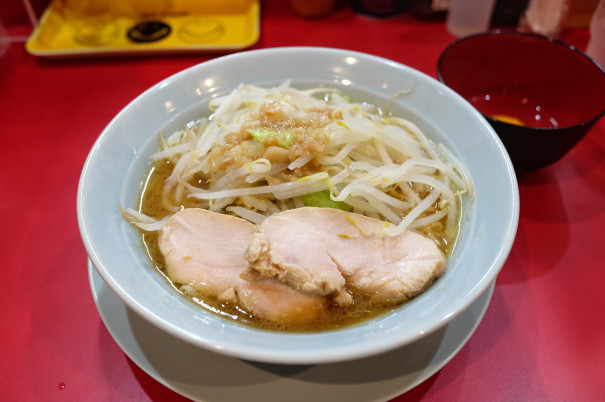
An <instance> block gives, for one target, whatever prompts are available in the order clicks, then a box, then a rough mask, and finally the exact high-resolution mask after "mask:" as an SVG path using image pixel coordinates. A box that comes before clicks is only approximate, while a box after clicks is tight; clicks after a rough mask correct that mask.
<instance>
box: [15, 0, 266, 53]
mask: <svg viewBox="0 0 605 402" xmlns="http://www.w3.org/2000/svg"><path fill="white" fill-rule="evenodd" d="M64 1H65V0H53V1H52V3H51V4H50V5H49V6H48V8H47V9H46V11H45V12H44V14H43V15H42V18H41V19H40V24H39V25H38V26H37V27H36V29H35V30H34V32H33V33H32V35H31V36H30V38H29V40H28V41H27V43H26V48H27V51H28V52H29V53H31V54H33V55H35V56H45V57H66V56H87V55H89V56H93V55H120V54H137V53H143V54H145V53H193V52H220V51H232V50H239V49H243V48H246V47H249V46H251V45H253V44H254V43H255V42H256V41H257V40H258V38H259V36H260V22H259V20H260V0H219V1H217V0H159V1H158V0H156V2H157V3H161V4H163V7H155V10H154V9H152V8H150V7H147V9H146V10H143V9H140V10H138V11H137V10H132V9H131V10H114V11H115V12H114V13H113V16H112V17H111V18H109V19H107V20H105V21H103V20H102V19H101V18H98V17H95V18H96V19H95V18H92V19H91V17H90V16H88V17H81V16H80V17H77V16H75V13H76V11H77V10H76V11H71V10H65V9H64V7H63V5H62V4H63V3H64ZM121 3H128V2H120V1H118V2H116V4H117V5H116V7H120V5H119V4H121ZM149 3H150V1H149V2H148V3H147V4H148V5H149ZM104 18H106V17H104ZM95 25H98V26H100V27H101V28H99V29H97V30H96V31H95V30H94V27H95ZM99 32H102V33H101V34H99Z"/></svg>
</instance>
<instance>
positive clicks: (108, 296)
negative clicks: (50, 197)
mask: <svg viewBox="0 0 605 402" xmlns="http://www.w3.org/2000/svg"><path fill="white" fill-rule="evenodd" d="M88 275H89V278H90V286H91V288H92V294H93V297H94V300H95V303H96V305H97V308H98V310H99V314H100V315H101V319H102V320H103V323H104V324H105V326H106V327H107V329H108V331H109V333H110V334H111V336H112V337H113V338H114V339H115V341H116V342H117V344H118V345H119V346H120V347H121V348H122V350H123V351H124V353H126V355H127V356H128V357H129V358H130V359H131V360H132V361H133V362H134V363H135V364H136V365H137V366H139V367H140V368H141V369H142V370H143V371H145V372H146V373H147V374H149V375H150V376H151V377H152V378H154V379H155V380H157V381H158V382H160V383H162V384H164V385H165V386H166V387H168V388H170V389H172V390H173V391H175V392H177V393H179V394H181V395H183V396H186V397H188V398H190V399H193V400H196V401H208V402H210V401H244V400H245V401H270V400H288V401H290V402H297V401H301V402H307V401H314V402H322V401H326V402H333V401H349V402H357V401H359V402H361V401H364V402H365V401H384V400H388V399H391V398H394V397H395V396H397V395H400V394H402V393H404V392H407V391H409V390H410V389H412V388H414V387H415V386H417V385H419V384H421V383H422V382H424V381H425V380H426V379H428V378H429V377H431V376H432V375H433V374H435V373H436V372H437V371H438V370H440V369H441V368H442V367H443V366H444V365H445V364H446V363H447V362H449V361H450V360H451V359H452V358H453V357H454V356H455V355H456V354H457V353H458V352H459V351H460V349H462V347H463V346H464V345H465V344H466V342H467V341H468V339H469V338H470V337H471V335H472V334H473V332H474V331H475V329H476V328H477V326H478V325H479V323H480V322H481V319H482V318H483V315H484V313H485V311H486V309H487V307H488V305H489V301H490V299H491V296H492V293H493V290H494V285H492V286H490V287H489V288H488V289H487V290H486V291H485V293H483V294H482V295H481V296H480V297H479V299H477V300H476V301H475V302H474V303H473V304H471V306H470V307H469V308H468V309H467V310H465V311H464V312H463V313H462V314H460V315H459V316H458V317H456V318H455V319H453V320H452V321H451V322H450V323H449V324H448V325H446V326H444V327H442V328H441V329H439V330H438V331H435V332H433V333H432V334H430V335H429V336H426V337H424V338H422V339H419V340H418V341H416V342H413V343H411V344H409V345H407V346H404V347H402V348H398V349H395V350H393V351H391V352H388V353H382V354H379V355H377V356H373V357H369V358H365V359H359V360H353V361H349V362H345V363H333V364H323V365H304V366H300V365H296V366H291V365H279V364H267V363H254V362H249V361H244V360H239V359H236V358H233V357H227V356H224V355H220V354H217V353H213V352H209V351H207V350H205V349H201V348H197V347H195V346H193V345H191V344H189V343H186V342H183V341H181V340H180V339H178V338H175V337H174V336H171V335H169V334H167V333H165V332H162V331H160V330H159V329H158V328H156V327H155V326H153V325H151V324H149V323H148V322H147V321H145V320H143V319H142V318H141V317H140V316H139V315H138V314H136V313H135V312H133V311H132V310H131V309H129V308H128V307H127V306H126V305H125V304H124V303H122V302H121V301H120V299H119V298H118V297H117V296H116V295H115V294H114V293H113V292H112V291H111V290H110V289H109V288H108V287H107V285H106V284H105V283H104V282H103V280H102V279H101V278H100V277H99V275H98V274H97V272H96V271H95V270H94V268H93V266H92V264H90V263H89V265H88Z"/></svg>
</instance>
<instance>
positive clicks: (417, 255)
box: [242, 207, 445, 302]
mask: <svg viewBox="0 0 605 402" xmlns="http://www.w3.org/2000/svg"><path fill="white" fill-rule="evenodd" d="M383 228H384V222H383V221H380V220H377V219H373V218H368V217H365V216H362V215H359V214H354V213H348V212H343V211H340V210H336V209H331V208H313V207H304V208H298V209H294V210H290V211H284V212H280V213H278V214H275V215H272V216H270V217H269V218H267V219H266V220H265V221H264V222H263V223H261V225H259V226H258V227H257V229H256V231H255V232H254V234H253V235H252V240H251V241H250V245H249V246H248V249H247V250H246V258H247V259H248V261H249V262H250V265H249V266H248V268H247V269H246V270H245V271H244V274H243V275H242V276H243V277H270V278H275V279H278V280H280V281H283V282H284V283H287V284H288V285H290V286H292V287H293V288H295V289H298V290H300V291H303V292H308V293H311V294H330V293H331V292H340V293H344V284H345V280H346V281H348V282H349V283H350V284H351V285H353V286H355V287H357V288H358V289H359V290H360V291H362V292H364V293H367V294H369V295H371V297H372V298H373V299H374V300H376V301H393V302H398V301H404V300H406V299H408V298H410V297H412V296H414V295H416V294H418V293H419V292H421V291H422V290H424V289H425V288H426V286H427V285H428V284H429V283H431V282H432V281H433V280H434V279H436V278H437V277H439V276H440V275H441V274H442V272H443V269H444V265H445V258H444V256H443V254H442V253H441V251H440V250H439V248H438V247H437V245H436V244H435V243H434V242H433V241H432V240H430V239H428V238H426V237H424V236H422V235H420V234H417V233H415V232H411V231H405V232H404V233H402V234H401V235H398V236H386V235H385V236H381V235H380V233H381V231H382V229H383Z"/></svg>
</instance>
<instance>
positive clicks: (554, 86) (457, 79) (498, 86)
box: [438, 31, 605, 128]
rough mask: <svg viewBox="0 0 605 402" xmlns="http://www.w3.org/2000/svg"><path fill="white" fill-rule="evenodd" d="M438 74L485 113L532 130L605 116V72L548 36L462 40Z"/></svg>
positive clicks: (508, 34)
mask: <svg viewBox="0 0 605 402" xmlns="http://www.w3.org/2000/svg"><path fill="white" fill-rule="evenodd" d="M438 74H439V78H440V79H441V81H442V82H444V83H445V84H446V85H447V86H449V87H450V88H452V89H454V90H455V91H456V92H458V93H459V94H461V95H462V96H463V97H464V98H465V99H467V100H468V101H469V102H471V103H472V104H473V105H474V106H475V107H476V108H477V109H478V110H479V111H481V112H482V113H483V114H485V115H487V116H500V117H503V118H507V117H508V118H509V121H514V122H519V121H520V122H521V123H522V124H523V125H525V126H529V127H539V128H557V127H569V126H575V125H580V124H583V123H585V122H588V121H591V120H594V119H596V118H598V116H600V115H601V114H603V113H604V112H605V72H604V71H603V70H602V69H601V68H600V66H599V65H598V64H596V63H595V62H594V61H593V60H592V59H590V58H589V57H588V56H586V55H584V54H583V53H582V52H580V51H579V50H577V49H575V48H573V47H571V46H569V45H567V44H565V43H563V42H560V41H557V40H551V39H548V38H546V37H543V36H538V35H533V34H522V33H517V32H502V31H497V32H489V33H485V34H478V35H473V36H469V37H467V38H462V39H460V40H458V41H456V42H454V43H453V44H452V45H450V46H449V47H448V48H447V49H446V50H445V51H444V52H443V54H442V56H441V57H440V59H439V62H438ZM510 118H513V119H510ZM514 119H516V120H517V121H515V120H514Z"/></svg>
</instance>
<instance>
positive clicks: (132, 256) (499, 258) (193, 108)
mask: <svg viewBox="0 0 605 402" xmlns="http://www.w3.org/2000/svg"><path fill="white" fill-rule="evenodd" d="M286 79H290V80H291V81H292V86H294V87H299V88H308V87H315V86H330V87H337V88H339V89H341V90H342V91H343V92H344V93H345V94H347V95H349V96H351V97H352V98H353V99H356V100H366V101H369V102H372V103H374V104H377V105H379V106H385V105H387V104H388V102H389V100H390V99H391V98H392V96H393V95H394V94H395V93H397V92H399V91H402V90H409V89H412V91H411V92H409V93H408V94H406V95H403V96H399V97H397V98H396V99H395V101H394V102H393V104H392V107H391V109H392V111H393V112H394V114H396V115H399V116H402V117H406V118H408V119H410V120H412V121H413V122H415V123H416V124H417V125H418V126H419V127H420V128H421V129H422V130H423V131H424V132H425V133H426V134H427V135H428V136H429V137H430V138H432V139H433V140H434V141H436V142H443V143H444V144H445V145H446V146H447V147H449V149H450V150H451V151H452V152H453V153H454V154H455V155H456V156H457V157H458V158H459V159H461V160H462V161H463V162H464V164H465V165H466V167H467V168H468V170H469V172H470V175H471V177H472V179H473V183H474V187H475V195H476V198H475V202H474V203H473V204H472V206H471V208H470V213H469V215H468V219H465V221H464V222H463V225H462V229H461V233H460V236H459V240H458V245H457V247H456V248H455V250H454V253H453V254H452V256H451V259H450V261H449V264H448V268H447V270H446V272H445V274H444V275H443V276H442V277H441V278H440V279H439V280H438V281H437V282H436V283H435V284H433V285H432V286H431V288H430V289H429V290H428V291H426V292H425V293H423V294H422V295H420V296H419V297H416V298H415V299H413V300H412V301H410V302H409V303H406V304H405V305H404V306H402V307H401V308H397V309H395V310H394V311H393V312H390V313H388V314H385V315H383V316H380V317H378V318H376V319H373V320H370V321H367V322H364V323H362V324H359V325H356V326H352V327H349V328H345V329H341V330H337V331H327V332H322V333H310V334H299V333H295V334H293V333H277V332H268V331H262V330H258V329H253V328H249V327H246V326H243V325H240V324H237V323H234V322H230V321H227V320H225V319H223V318H221V317H219V316H217V315H214V314H212V313H209V312H207V311H205V310H203V309H201V308H200V307H199V306H196V305H194V304H193V303H191V302H189V301H187V300H185V299H184V298H183V297H182V296H181V295H179V294H177V292H175V291H174V289H173V288H172V287H171V286H170V285H169V284H168V283H167V281H166V280H165V278H164V277H163V276H162V275H160V274H159V273H158V272H156V271H155V270H154V269H152V267H151V265H150V262H149V260H148V259H147V257H146V255H145V253H144V252H143V250H142V247H141V242H140V239H139V235H138V233H137V231H136V230H135V229H134V228H133V227H132V226H131V225H129V224H128V223H127V222H126V221H125V220H124V219H122V218H121V216H120V214H119V213H118V208H117V203H118V202H120V203H121V204H122V205H124V206H130V207H133V206H136V202H137V199H138V195H139V186H140V183H141V179H142V178H143V176H144V174H145V173H146V171H147V169H148V167H149V165H148V158H149V155H150V154H151V153H152V152H153V151H154V150H155V149H157V148H156V147H157V141H158V133H159V132H160V131H161V130H164V132H166V133H170V132H172V131H174V130H176V129H180V128H182V127H183V126H185V124H186V123H187V122H189V121H191V120H194V119H197V118H199V117H201V116H204V115H207V105H208V102H209V100H210V99H212V98H213V97H216V96H219V95H224V94H227V93H228V92H229V91H231V90H232V89H233V88H235V87H236V86H237V85H239V84H240V83H242V82H244V83H250V84H255V85H265V86H267V85H277V84H280V83H282V82H283V81H284V80H286ZM77 212H78V223H79V226H80V232H81V234H82V240H83V243H84V245H85V247H86V250H87V253H88V256H89V258H90V261H91V262H92V264H93V265H94V267H95V269H96V270H97V272H98V273H99V275H100V276H101V278H102V279H103V281H105V283H107V285H108V286H109V288H110V289H111V290H112V291H113V292H114V293H115V294H116V295H117V296H118V297H119V298H120V299H121V300H122V301H123V302H124V303H125V304H126V305H127V306H128V307H129V308H131V309H132V310H133V311H134V312H136V313H137V314H139V315H140V316H141V317H143V318H144V319H146V320H148V321H149V322H151V323H153V325H155V326H157V327H158V328H160V329H161V330H162V331H165V332H167V333H168V334H170V335H172V336H175V337H177V338H179V339H181V340H183V341H186V342H188V343H190V344H192V345H195V346H197V347H202V348H205V349H208V350H212V351H216V352H219V353H222V354H225V355H229V356H232V357H238V358H242V359H247V360H254V361H262V362H267V363H287V364H318V363H333V362H339V361H345V360H353V359H359V358H362V357H368V356H371V355H376V354H379V353H383V352H386V351H389V350H393V349H395V348H398V347H401V346H404V345H406V344H410V343H411V342H414V341H417V340H418V339H420V338H422V337H425V336H427V335H428V334H430V333H432V332H434V331H436V330H438V329H439V328H442V327H443V326H444V325H446V324H448V323H449V322H450V321H451V320H452V319H454V318H455V317H457V316H458V315H459V314H461V313H463V312H464V311H465V310H466V309H467V308H469V307H470V306H471V304H472V303H473V302H475V300H477V299H478V298H479V296H480V295H481V294H483V293H484V292H485V291H486V290H487V288H488V287H489V286H490V285H491V284H492V283H493V282H494V281H495V279H496V276H497V274H498V272H499V271H500V269H501V267H502V265H503V264H504V262H505V260H506V258H507V256H508V253H509V252H510V249H511V247H512V243H513V240H514V237H515V233H516V229H517V224H518V218H519V194H518V186H517V181H516V177H515V173H514V170H513V168H512V165H511V162H510V158H509V157H508V154H507V153H506V150H505V149H504V146H503V145H502V143H501V141H500V139H499V138H498V136H497V135H496V133H495V132H494V131H493V129H492V128H491V126H490V125H489V123H487V121H486V120H485V119H484V118H483V117H482V116H481V114H480V113H479V112H477V111H476V110H475V109H474V108H473V107H472V106H471V105H470V104H468V102H466V101H465V100H464V99H463V98H462V97H460V96H459V95H458V94H456V93H455V92H453V91H452V90H450V89H449V88H447V87H446V86H445V85H443V84H441V83H440V82H438V81H437V80H435V79H433V78H431V77H429V76H427V75H425V74H423V73H421V72H419V71H416V70H414V69H412V68H410V67H407V66H404V65H401V64H398V63H395V62H393V61H390V60H387V59H383V58H379V57H376V56H371V55H368V54H363V53H356V52H352V51H347V50H339V49H328V48H274V49H262V50H254V51H248V52H241V53H237V54H233V55H229V56H225V57H220V58H217V59H213V60H211V61H208V62H205V63H202V64H199V65H197V66H194V67H191V68H189V69H187V70H184V71H182V72H180V73H178V74H176V75H174V76H172V77H169V78H167V79H166V80H164V81H162V82H160V83H158V84H157V85H155V86H153V87H152V88H150V89H149V90H147V91H145V92H144V93H143V94H141V95H140V96H139V97H138V98H136V99H135V100H134V101H132V102H131V103H130V104H129V105H127V106H126V107H125V108H124V109H123V110H122V111H121V112H120V113H119V114H118V115H117V116H116V117H115V118H114V119H113V120H112V121H111V122H110V123H109V125H108V126H107V127H106V128H105V130H104V131H103V133H101V135H100V136H99V138H98V140H97V141H96V143H95V144H94V146H93V148H92V150H91V152H90V154H89V156H88V158H87V160H86V163H85V166H84V169H83V171H82V175H81V179H80V185H79V188H78V200H77ZM465 218H466V214H465Z"/></svg>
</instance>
